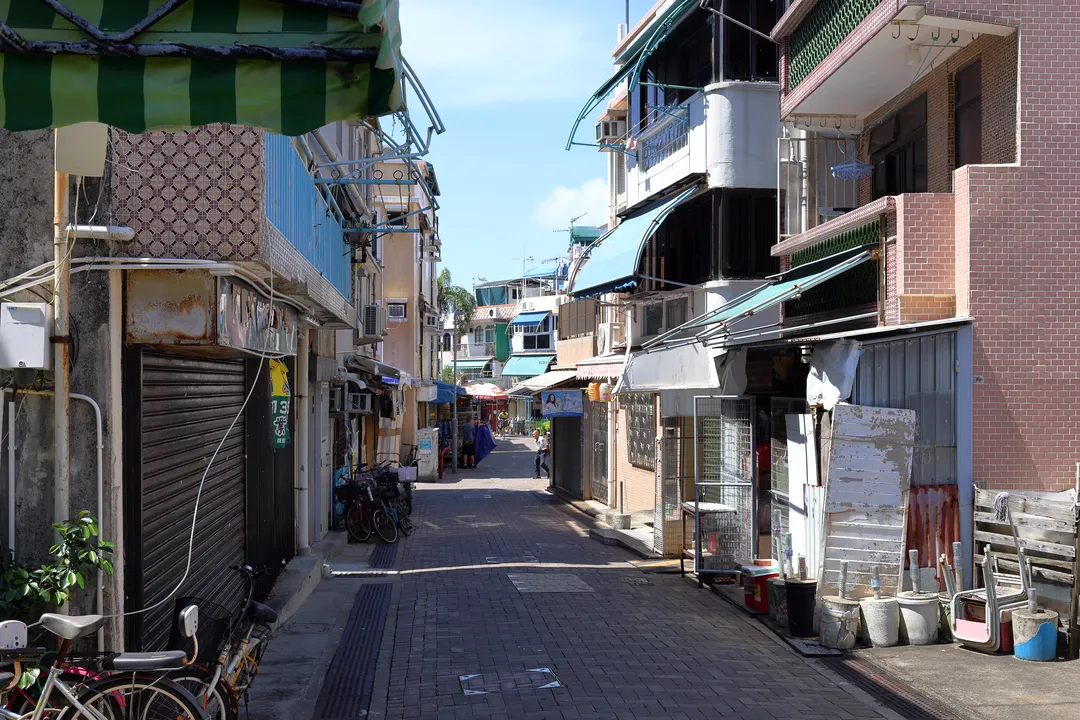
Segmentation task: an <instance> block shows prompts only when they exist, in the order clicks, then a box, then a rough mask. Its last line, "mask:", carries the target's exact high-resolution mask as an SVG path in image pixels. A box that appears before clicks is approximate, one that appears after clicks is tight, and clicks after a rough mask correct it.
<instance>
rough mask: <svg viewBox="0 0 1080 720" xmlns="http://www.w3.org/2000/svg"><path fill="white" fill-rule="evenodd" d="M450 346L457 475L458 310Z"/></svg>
mask: <svg viewBox="0 0 1080 720" xmlns="http://www.w3.org/2000/svg"><path fill="white" fill-rule="evenodd" d="M450 344H451V346H452V347H451V348H450V351H451V352H452V353H453V358H454V359H453V364H454V373H453V377H452V378H451V381H452V382H453V385H454V387H453V393H454V402H453V408H454V420H453V425H454V427H453V432H452V435H451V437H452V438H453V440H451V442H450V447H451V453H452V454H453V457H452V458H450V474H452V475H457V459H458V424H457V382H458V380H457V346H458V336H457V311H456V310H455V311H454V329H453V332H452V335H451V341H450Z"/></svg>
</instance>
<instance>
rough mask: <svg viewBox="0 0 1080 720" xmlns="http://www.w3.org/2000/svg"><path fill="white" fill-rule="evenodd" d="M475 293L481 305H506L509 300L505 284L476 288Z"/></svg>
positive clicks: (477, 302)
mask: <svg viewBox="0 0 1080 720" xmlns="http://www.w3.org/2000/svg"><path fill="white" fill-rule="evenodd" d="M475 295H476V304H477V306H479V307H483V306H486V305H505V304H506V303H507V302H508V300H507V299H506V297H507V296H506V286H505V285H499V286H496V287H483V288H476V291H475Z"/></svg>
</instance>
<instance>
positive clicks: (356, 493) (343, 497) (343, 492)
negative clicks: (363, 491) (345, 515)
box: [334, 483, 360, 503]
mask: <svg viewBox="0 0 1080 720" xmlns="http://www.w3.org/2000/svg"><path fill="white" fill-rule="evenodd" d="M334 497H336V498H337V501H338V502H340V503H348V502H355V501H357V500H359V499H360V486H359V485H358V484H356V483H345V484H344V485H338V486H337V487H336V488H334Z"/></svg>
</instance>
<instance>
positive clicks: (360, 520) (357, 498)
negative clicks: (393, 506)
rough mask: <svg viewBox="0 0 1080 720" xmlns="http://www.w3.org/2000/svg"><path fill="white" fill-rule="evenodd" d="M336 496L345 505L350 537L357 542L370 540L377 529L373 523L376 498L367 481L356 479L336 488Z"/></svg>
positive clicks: (346, 526) (346, 524)
mask: <svg viewBox="0 0 1080 720" xmlns="http://www.w3.org/2000/svg"><path fill="white" fill-rule="evenodd" d="M365 495H366V497H365ZM334 496H335V497H336V498H337V501H338V502H340V503H342V504H343V505H345V530H346V531H347V532H348V533H349V537H351V538H352V539H354V540H356V541H357V542H366V541H367V540H369V539H370V538H371V533H372V532H373V531H374V529H375V528H374V525H373V524H372V522H371V520H372V518H371V515H372V512H371V510H372V506H373V505H374V498H373V497H372V496H371V488H370V487H369V486H368V484H367V482H366V481H365V479H364V478H359V479H356V478H354V479H353V480H352V481H351V482H348V483H346V484H344V485H339V486H337V487H336V488H334Z"/></svg>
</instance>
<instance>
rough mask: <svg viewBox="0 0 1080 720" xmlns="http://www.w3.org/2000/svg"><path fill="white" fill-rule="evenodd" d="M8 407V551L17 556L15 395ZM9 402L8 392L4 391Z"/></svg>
mask: <svg viewBox="0 0 1080 720" xmlns="http://www.w3.org/2000/svg"><path fill="white" fill-rule="evenodd" d="M11 397H12V401H11V402H10V403H8V405H7V414H8V550H10V551H11V555H12V557H14V556H15V400H14V398H15V395H14V393H13V394H12V396H11ZM4 399H5V401H6V400H7V390H5V391H4Z"/></svg>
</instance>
